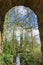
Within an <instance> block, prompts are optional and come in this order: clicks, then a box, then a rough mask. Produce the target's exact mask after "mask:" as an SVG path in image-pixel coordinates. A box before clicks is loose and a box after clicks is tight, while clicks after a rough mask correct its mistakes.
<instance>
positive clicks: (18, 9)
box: [3, 6, 41, 65]
mask: <svg viewBox="0 0 43 65" xmlns="http://www.w3.org/2000/svg"><path fill="white" fill-rule="evenodd" d="M6 48H7V49H6ZM3 53H4V54H5V55H8V56H11V59H12V60H13V61H14V62H13V61H12V63H15V64H16V65H23V64H24V65H26V64H27V65H29V64H30V61H31V63H33V65H34V64H35V63H36V64H37V62H40V60H41V45H40V38H39V30H38V23H37V15H36V14H35V13H34V12H33V11H32V10H31V9H30V8H28V7H24V6H15V7H13V8H12V9H10V10H9V11H8V12H7V14H6V16H5V23H4V30H3ZM36 53H37V54H36ZM12 56H13V58H12ZM39 56H40V58H39ZM39 59H40V60H39ZM9 60H10V59H9ZM38 60H39V61H38ZM25 61H26V62H25ZM30 65H31V64H30Z"/></svg>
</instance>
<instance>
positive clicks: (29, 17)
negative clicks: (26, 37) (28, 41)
mask: <svg viewBox="0 0 43 65" xmlns="http://www.w3.org/2000/svg"><path fill="white" fill-rule="evenodd" d="M8 12H9V13H10V14H9V15H10V20H9V23H10V22H11V23H13V22H14V21H15V20H16V21H17V22H25V23H26V26H29V25H30V22H31V24H32V32H33V36H35V39H36V41H37V42H38V43H39V44H40V37H39V30H38V23H37V15H36V14H35V13H34V12H33V11H32V10H31V9H30V8H28V7H24V6H15V7H13V8H12V9H11V10H9V11H8ZM6 17H8V16H7V15H6ZM6 17H5V18H6ZM19 33H20V32H19V31H17V33H16V35H19Z"/></svg>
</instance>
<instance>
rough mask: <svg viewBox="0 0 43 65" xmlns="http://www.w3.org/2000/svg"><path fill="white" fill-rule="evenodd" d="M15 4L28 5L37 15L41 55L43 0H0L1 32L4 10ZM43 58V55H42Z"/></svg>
mask: <svg viewBox="0 0 43 65" xmlns="http://www.w3.org/2000/svg"><path fill="white" fill-rule="evenodd" d="M16 5H24V6H27V7H30V8H31V9H32V10H33V11H34V12H35V13H36V14H37V16H38V27H39V32H40V39H41V50H42V55H43V0H36V1H35V0H5V1H4V0H0V31H1V37H2V32H3V25H4V18H5V14H6V12H7V11H8V10H9V9H11V8H12V7H14V6H16ZM42 58H43V56H42Z"/></svg>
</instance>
